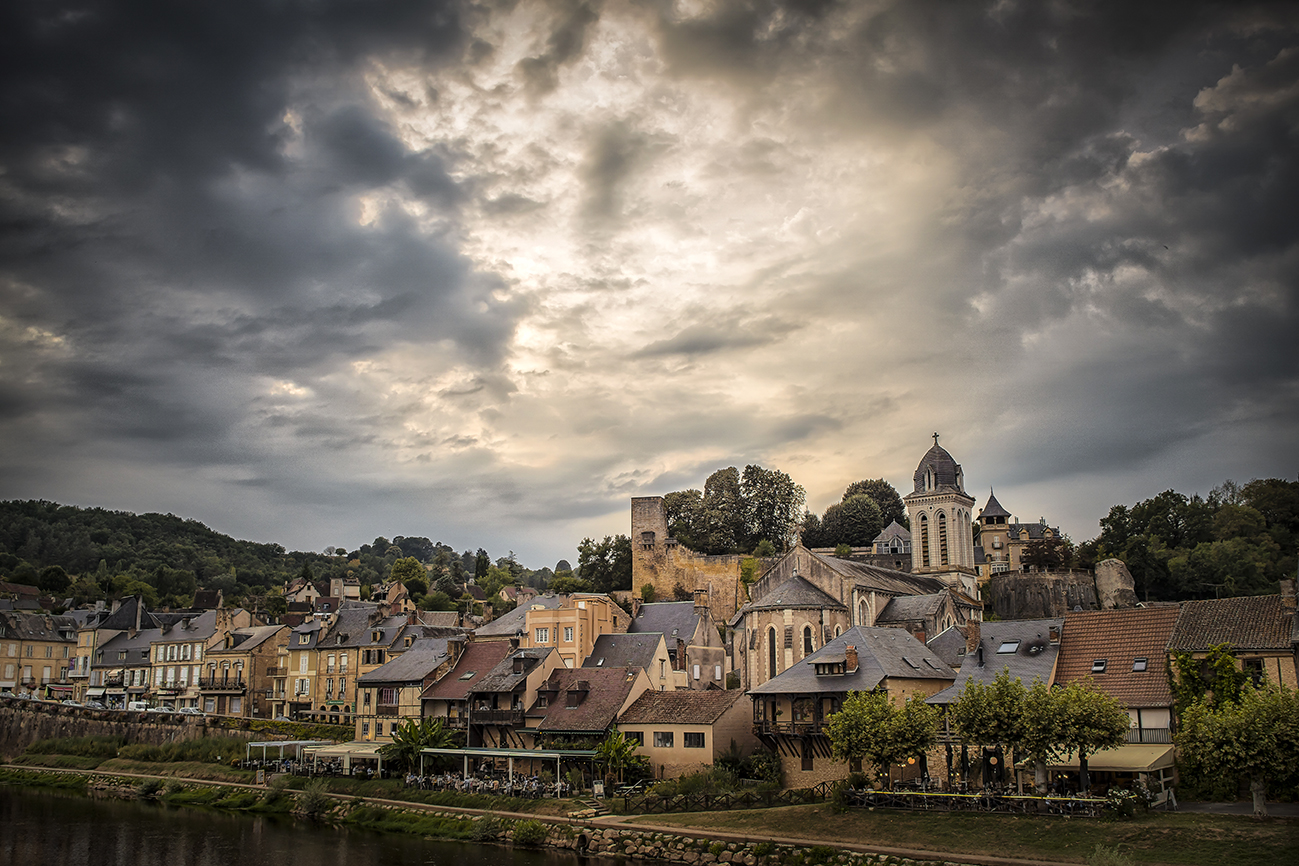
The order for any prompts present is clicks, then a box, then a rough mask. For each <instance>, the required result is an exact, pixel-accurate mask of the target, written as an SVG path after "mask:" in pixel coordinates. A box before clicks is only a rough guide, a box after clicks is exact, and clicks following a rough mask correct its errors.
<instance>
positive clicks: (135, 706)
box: [126, 701, 149, 710]
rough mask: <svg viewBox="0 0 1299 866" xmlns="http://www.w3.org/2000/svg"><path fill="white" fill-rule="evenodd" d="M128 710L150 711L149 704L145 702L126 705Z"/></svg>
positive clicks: (132, 702) (133, 702)
mask: <svg viewBox="0 0 1299 866" xmlns="http://www.w3.org/2000/svg"><path fill="white" fill-rule="evenodd" d="M126 708H127V709H128V710H148V709H149V704H148V703H147V702H145V701H131V702H130V703H129V704H127V705H126Z"/></svg>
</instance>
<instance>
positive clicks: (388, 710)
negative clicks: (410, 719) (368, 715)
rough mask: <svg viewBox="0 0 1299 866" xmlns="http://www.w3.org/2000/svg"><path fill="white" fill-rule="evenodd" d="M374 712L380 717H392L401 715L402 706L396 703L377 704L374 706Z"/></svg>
mask: <svg viewBox="0 0 1299 866" xmlns="http://www.w3.org/2000/svg"><path fill="white" fill-rule="evenodd" d="M374 714H375V715H376V716H379V717H380V718H392V717H395V716H400V715H401V707H399V706H397V705H396V704H377V705H375V708H374Z"/></svg>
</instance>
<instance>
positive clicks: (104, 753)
mask: <svg viewBox="0 0 1299 866" xmlns="http://www.w3.org/2000/svg"><path fill="white" fill-rule="evenodd" d="M124 745H126V738H125V737H108V736H98V737H58V738H53V739H49V740H37V741H36V742H34V743H32V744H31V745H30V746H28V747H27V748H26V749H23V754H24V755H76V756H78V757H83V758H99V759H101V760H106V759H108V758H116V757H117V752H118V750H119V749H120V748H122V746H124Z"/></svg>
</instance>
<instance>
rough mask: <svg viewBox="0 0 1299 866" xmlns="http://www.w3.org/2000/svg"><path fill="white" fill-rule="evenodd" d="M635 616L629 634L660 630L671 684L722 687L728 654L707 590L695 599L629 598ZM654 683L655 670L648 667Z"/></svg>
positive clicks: (730, 668) (677, 685)
mask: <svg viewBox="0 0 1299 866" xmlns="http://www.w3.org/2000/svg"><path fill="white" fill-rule="evenodd" d="M632 604H633V607H632V612H633V614H634V617H633V619H632V621H631V625H630V627H628V629H627V633H628V634H637V635H645V634H661V635H663V641H664V644H665V647H666V649H667V653H668V658H669V661H668V665H667V667H668V668H669V669H670V670H671V675H672V678H673V685H674V686H675V687H676V688H678V689H708V688H714V689H716V688H725V687H726V676H727V674H729V673H730V672H731V670H732V667H731V663H730V655H729V654H728V653H727V651H726V644H725V642H724V641H723V640H722V635H721V632H720V631H718V628H717V625H716V623H715V622H714V620H713V612H712V608H710V607H709V605H708V597H707V594H706V593H704V592H702V591H700V592H697V593H696V594H695V600H694V601H693V602H689V601H668V602H654V603H653V604H640V603H639V601H638V600H637V599H633V600H632ZM647 672H648V673H649V675H650V680H651V681H652V682H654V683H655V690H656V691H661V689H659V688H658V686H659V682H658V680H656V679H655V674H656V673H658V672H657V671H654V670H648V671H647Z"/></svg>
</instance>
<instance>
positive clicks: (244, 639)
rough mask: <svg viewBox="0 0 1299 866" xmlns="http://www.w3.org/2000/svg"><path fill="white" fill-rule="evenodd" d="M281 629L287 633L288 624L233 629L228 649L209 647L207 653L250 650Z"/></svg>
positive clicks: (272, 636)
mask: <svg viewBox="0 0 1299 866" xmlns="http://www.w3.org/2000/svg"><path fill="white" fill-rule="evenodd" d="M281 629H283V630H285V633H286V634H287V633H288V626H283V625H255V626H252V627H250V628H237V629H234V630H233V631H231V632H230V638H231V640H232V641H233V645H232V646H231V647H230V648H229V649H224V648H222V647H216V648H215V649H210V650H208V655H216V654H218V653H223V652H228V653H245V652H250V651H252V650H254V649H256V648H257V647H259V646H261V645H262V644H264V643H266V641H268V640H270V639H272V638H274V637H275V636H276V635H278V634H279V633H280V630H281Z"/></svg>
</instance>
